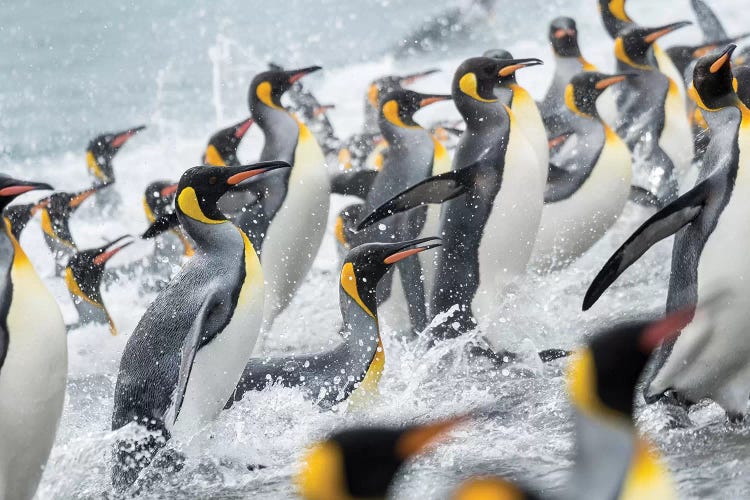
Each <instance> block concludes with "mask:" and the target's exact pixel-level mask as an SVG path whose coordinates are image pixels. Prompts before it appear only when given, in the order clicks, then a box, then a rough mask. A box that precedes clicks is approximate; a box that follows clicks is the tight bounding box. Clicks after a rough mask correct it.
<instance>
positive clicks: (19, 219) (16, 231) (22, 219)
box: [3, 203, 40, 239]
mask: <svg viewBox="0 0 750 500" xmlns="http://www.w3.org/2000/svg"><path fill="white" fill-rule="evenodd" d="M39 208H40V205H39V203H23V204H15V205H10V206H8V207H5V210H4V211H3V216H4V217H5V218H6V219H7V221H8V223H9V224H10V232H11V233H13V236H15V237H16V239H19V238H20V237H21V232H22V231H23V230H24V228H25V227H26V225H27V224H28V223H29V221H30V220H31V218H32V217H33V216H34V214H36V212H37V211H38V210H39Z"/></svg>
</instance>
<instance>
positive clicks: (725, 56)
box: [709, 44, 737, 74]
mask: <svg viewBox="0 0 750 500" xmlns="http://www.w3.org/2000/svg"><path fill="white" fill-rule="evenodd" d="M736 48H737V46H736V45H734V44H729V45H728V46H727V48H725V49H724V50H723V51H722V53H721V55H719V57H718V58H717V59H716V61H714V63H713V64H712V65H711V67H710V68H709V71H710V72H711V74H715V73H718V72H719V71H720V70H721V68H723V67H724V65H725V64H729V62H730V61H731V60H732V52H734V49H736Z"/></svg>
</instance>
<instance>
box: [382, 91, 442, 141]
mask: <svg viewBox="0 0 750 500" xmlns="http://www.w3.org/2000/svg"><path fill="white" fill-rule="evenodd" d="M451 98H452V97H451V96H450V95H441V94H421V93H419V92H414V91H413V90H406V89H399V90H394V91H391V92H388V93H387V94H385V95H384V96H383V98H382V99H381V100H380V118H379V121H380V123H381V131H382V130H383V128H386V129H388V128H391V127H397V128H400V129H404V128H421V127H420V126H419V124H417V123H416V122H415V121H414V114H415V113H416V112H417V111H419V110H420V109H422V108H424V107H425V106H429V105H430V104H434V103H436V102H441V101H447V100H450V99H451ZM383 124H384V125H385V127H383V126H382V125H383ZM384 135H386V134H384ZM387 139H388V137H386V140H387Z"/></svg>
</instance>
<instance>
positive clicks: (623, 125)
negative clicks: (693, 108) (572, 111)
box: [615, 22, 694, 206]
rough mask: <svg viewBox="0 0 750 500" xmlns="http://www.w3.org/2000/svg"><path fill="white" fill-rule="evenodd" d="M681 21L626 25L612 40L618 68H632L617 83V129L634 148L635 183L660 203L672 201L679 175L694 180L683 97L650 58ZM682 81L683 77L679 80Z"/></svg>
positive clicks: (683, 23) (689, 134)
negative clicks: (655, 25)
mask: <svg viewBox="0 0 750 500" xmlns="http://www.w3.org/2000/svg"><path fill="white" fill-rule="evenodd" d="M689 24H690V23H689V22H680V23H674V24H669V25H666V26H661V27H658V28H642V27H639V26H636V25H630V26H628V27H626V28H624V29H623V30H622V31H621V32H620V33H619V35H618V36H617V39H616V40H615V56H616V58H617V71H618V72H621V73H627V72H632V73H636V74H637V75H638V78H628V79H627V80H626V81H625V82H623V84H622V85H620V86H619V88H618V93H617V96H616V102H617V110H618V118H617V122H616V127H615V130H616V131H617V134H618V135H619V136H620V137H622V138H623V139H625V142H626V143H627V145H628V147H629V148H630V151H631V152H632V153H633V165H634V177H635V184H637V185H639V186H641V187H643V188H644V189H646V190H647V191H650V192H651V193H653V194H654V195H655V196H656V197H657V198H658V199H659V202H660V204H661V206H664V205H665V204H667V203H669V202H671V201H673V200H674V199H675V198H676V197H677V195H678V191H679V185H680V184H679V180H680V179H681V178H683V179H685V184H686V185H689V184H690V181H689V180H687V179H688V178H692V179H694V176H693V175H692V173H691V172H690V169H691V162H692V159H693V151H692V148H686V147H685V145H686V144H692V141H693V135H692V131H691V128H690V123H689V122H688V117H687V109H686V107H685V100H684V99H683V98H682V97H681V96H680V94H679V92H678V89H677V86H676V84H675V81H674V80H672V79H671V78H669V77H667V76H665V75H664V74H662V73H660V72H659V71H658V70H657V68H656V67H655V66H654V65H653V64H652V63H651V62H650V60H649V48H650V47H651V46H652V45H653V43H654V42H655V41H656V40H658V39H659V38H661V37H662V36H665V35H667V34H669V33H672V32H673V31H675V30H677V29H679V28H682V27H684V26H688V25H689ZM680 82H682V79H680Z"/></svg>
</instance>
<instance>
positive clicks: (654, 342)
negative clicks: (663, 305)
mask: <svg viewBox="0 0 750 500" xmlns="http://www.w3.org/2000/svg"><path fill="white" fill-rule="evenodd" d="M694 315H695V308H694V307H690V308H686V309H683V310H681V311H677V312H675V313H672V314H670V315H669V316H667V317H665V318H662V319H660V320H657V321H654V322H653V323H651V324H650V325H649V326H648V327H647V328H645V329H644V330H643V333H642V334H641V338H640V341H639V344H640V348H641V350H642V351H643V352H644V353H645V354H650V353H651V352H653V351H654V349H656V348H657V347H659V346H660V345H661V344H662V342H664V341H666V340H670V339H672V338H674V337H676V336H677V334H678V333H680V331H681V330H682V329H683V328H685V327H686V326H687V325H688V323H690V321H691V320H692V319H693V316H694Z"/></svg>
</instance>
